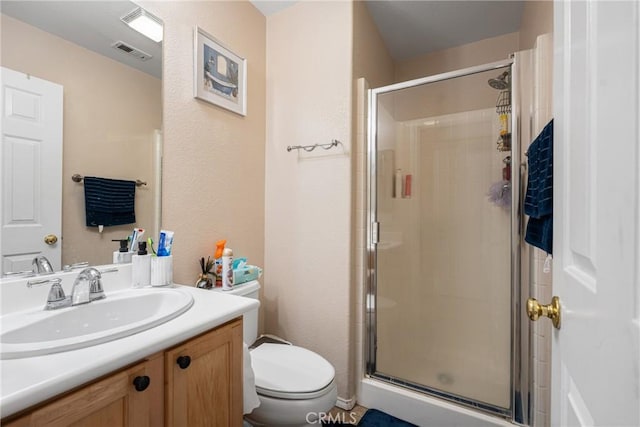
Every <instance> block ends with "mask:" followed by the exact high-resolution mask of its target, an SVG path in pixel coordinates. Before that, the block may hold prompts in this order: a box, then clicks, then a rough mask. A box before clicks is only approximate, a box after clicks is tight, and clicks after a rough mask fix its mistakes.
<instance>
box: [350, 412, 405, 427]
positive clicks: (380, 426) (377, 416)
mask: <svg viewBox="0 0 640 427" xmlns="http://www.w3.org/2000/svg"><path fill="white" fill-rule="evenodd" d="M358 427H417V426H416V425H415V424H411V423H408V422H406V421H402V420H401V419H399V418H396V417H394V416H391V415H389V414H386V413H384V412H382V411H378V410H377V409H369V410H368V411H367V412H365V414H364V415H363V417H362V418H361V419H360V422H359V423H358Z"/></svg>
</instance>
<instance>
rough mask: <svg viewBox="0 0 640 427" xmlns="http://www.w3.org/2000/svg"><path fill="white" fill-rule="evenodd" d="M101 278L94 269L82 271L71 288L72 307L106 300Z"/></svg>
mask: <svg viewBox="0 0 640 427" xmlns="http://www.w3.org/2000/svg"><path fill="white" fill-rule="evenodd" d="M101 278H102V275H101V274H100V272H99V271H98V270H96V269H95V268H93V267H88V268H85V269H84V270H82V271H81V272H80V273H79V274H78V277H76V280H75V281H74V282H73V287H72V288H71V305H78V304H85V303H88V302H91V301H95V300H99V299H103V298H106V295H105V294H104V289H102V282H101V281H100V279H101Z"/></svg>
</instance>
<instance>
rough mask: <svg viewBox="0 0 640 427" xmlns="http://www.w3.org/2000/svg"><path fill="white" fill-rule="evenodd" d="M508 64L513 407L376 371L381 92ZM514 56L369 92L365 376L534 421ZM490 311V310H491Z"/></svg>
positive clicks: (523, 421) (524, 421) (511, 418)
mask: <svg viewBox="0 0 640 427" xmlns="http://www.w3.org/2000/svg"><path fill="white" fill-rule="evenodd" d="M507 67H508V68H509V70H510V72H511V135H512V136H511V158H512V159H513V160H512V165H513V166H512V174H511V179H512V181H511V184H512V185H511V196H512V204H511V245H510V247H511V274H510V277H511V367H510V368H511V387H510V394H511V402H510V403H511V404H510V407H509V408H498V407H494V406H493V405H489V404H485V403H482V402H478V401H474V400H472V399H467V398H463V397H460V396H457V395H451V394H449V393H445V392H442V391H439V390H436V389H432V388H429V387H426V386H422V385H418V384H414V383H411V382H408V381H406V380H403V379H400V378H394V377H390V376H388V375H382V374H379V373H377V372H376V340H377V336H376V331H377V323H376V322H377V320H376V292H377V243H378V241H379V234H380V224H379V222H378V218H377V183H376V176H377V126H378V124H377V115H378V96H380V95H383V94H386V93H390V92H394V91H398V90H402V89H409V88H412V87H417V86H421V85H425V84H428V83H436V82H441V81H445V80H451V79H455V78H458V77H464V76H469V75H473V74H478V73H483V72H486V71H491V70H497V69H501V68H507ZM516 70H517V61H516V56H515V55H513V54H512V55H510V57H509V58H508V59H505V60H502V61H497V62H492V63H488V64H483V65H478V66H474V67H469V68H464V69H460V70H455V71H451V72H446V73H442V74H436V75H433V76H428V77H423V78H419V79H414V80H408V81H405V82H401V83H395V84H392V85H388V86H383V87H379V88H375V89H369V90H368V110H369V112H368V123H367V127H368V132H367V174H366V175H367V182H366V185H367V189H366V192H367V213H366V221H365V222H366V244H365V251H366V253H365V258H366V262H365V265H366V271H365V285H366V291H365V328H366V329H365V334H364V335H365V349H364V356H365V375H366V376H367V377H370V378H374V379H378V380H382V381H384V382H387V383H390V384H393V385H398V386H401V387H405V388H408V389H412V390H414V391H418V392H421V393H424V394H426V395H428V396H433V397H437V398H441V399H445V400H447V401H450V402H453V403H457V404H460V405H463V406H466V407H468V408H471V409H475V410H480V411H482V412H485V413H488V414H492V415H496V416H499V417H502V418H506V419H508V420H509V421H512V422H514V423H517V424H522V425H529V424H530V422H531V412H532V409H531V405H530V402H531V401H532V396H533V394H532V390H531V385H532V381H531V380H530V378H531V375H532V372H531V366H532V364H531V352H530V348H531V346H530V344H531V343H530V333H529V323H528V321H527V320H526V316H525V317H523V316H522V314H521V313H523V311H522V307H523V298H527V297H528V295H529V292H528V290H527V291H526V292H525V291H524V290H523V289H522V286H521V283H522V280H521V258H522V256H521V244H522V230H523V217H522V215H521V209H520V206H521V204H522V195H523V188H522V182H523V179H522V174H523V171H524V165H523V164H522V162H521V161H517V159H521V142H520V130H519V126H520V117H519V109H518V102H519V93H518V84H519V82H518V77H519V76H518V73H517V72H516ZM487 309H489V308H487Z"/></svg>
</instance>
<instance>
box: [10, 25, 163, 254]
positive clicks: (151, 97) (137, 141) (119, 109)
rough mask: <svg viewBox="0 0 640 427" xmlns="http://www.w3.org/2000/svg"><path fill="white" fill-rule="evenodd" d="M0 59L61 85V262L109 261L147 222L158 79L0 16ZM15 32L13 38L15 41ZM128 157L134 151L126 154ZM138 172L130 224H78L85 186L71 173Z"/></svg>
mask: <svg viewBox="0 0 640 427" xmlns="http://www.w3.org/2000/svg"><path fill="white" fill-rule="evenodd" d="M1 19H2V21H1V24H2V25H1V26H2V61H1V62H2V66H4V67H8V68H11V69H14V70H17V71H21V72H24V73H28V74H31V75H34V76H36V77H39V78H42V79H45V80H49V81H52V82H55V83H58V84H60V85H62V86H64V110H63V114H64V124H63V126H64V128H63V132H64V138H63V166H62V176H63V181H62V193H63V194H62V235H63V240H62V263H63V264H69V263H72V262H78V261H89V262H90V263H91V264H109V263H111V259H112V252H113V251H114V249H117V247H118V246H117V243H114V242H111V239H120V238H124V237H126V236H127V235H129V234H131V230H132V229H133V227H134V226H139V227H143V228H152V226H153V225H152V222H153V201H154V200H153V190H154V188H153V183H152V182H151V181H152V179H153V176H154V174H153V161H152V160H153V156H152V153H153V145H152V143H153V131H154V129H160V127H161V124H162V102H161V90H160V89H161V81H160V80H159V79H157V78H155V77H152V76H150V75H148V74H145V73H143V72H141V71H138V70H135V69H133V68H131V67H128V66H126V65H123V64H121V63H119V62H116V61H114V60H112V59H109V58H106V57H104V56H102V55H99V54H96V53H94V52H92V51H89V50H87V49H85V48H83V47H80V46H78V45H76V44H73V43H71V42H68V41H66V40H64V39H61V38H59V37H57V36H54V35H51V34H49V33H46V32H44V31H42V30H40V29H37V28H35V27H32V26H30V25H27V24H24V23H23V22H21V21H18V20H16V19H13V18H11V17H8V16H5V15H2V16H1ZM17 40H19V41H20V43H16V41H17ZM132 159H137V160H135V161H133V160H132ZM74 173H79V174H81V175H92V176H102V177H109V178H117V179H141V180H143V181H147V182H149V185H148V186H147V187H142V188H138V189H137V191H136V204H135V206H136V220H137V223H136V225H134V224H131V225H126V226H124V225H123V226H116V227H106V228H105V231H104V233H102V234H100V233H98V231H97V228H94V227H86V226H85V212H84V190H83V186H82V185H81V184H76V183H74V182H73V181H71V175H73V174H74Z"/></svg>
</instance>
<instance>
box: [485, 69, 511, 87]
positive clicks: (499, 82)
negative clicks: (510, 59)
mask: <svg viewBox="0 0 640 427" xmlns="http://www.w3.org/2000/svg"><path fill="white" fill-rule="evenodd" d="M507 77H509V72H508V71H505V72H504V73H502V74H500V75H499V76H498V77H496V78H495V79H489V80H488V83H489V86H491V87H492V88H494V89H498V90H505V89H507V88H508V87H509V81H508V80H507Z"/></svg>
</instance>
